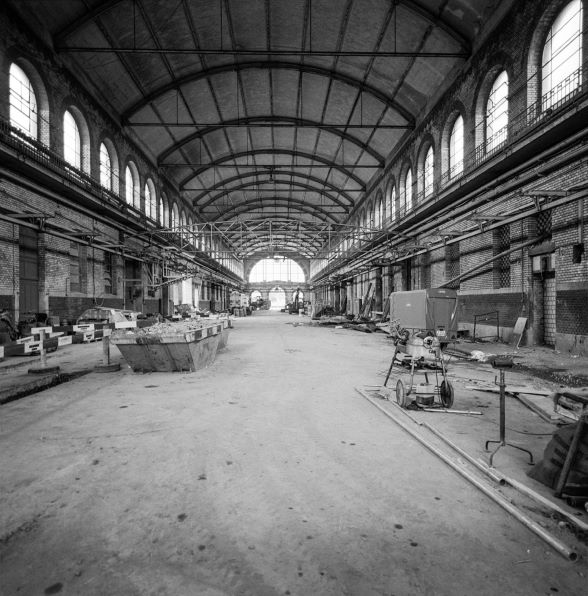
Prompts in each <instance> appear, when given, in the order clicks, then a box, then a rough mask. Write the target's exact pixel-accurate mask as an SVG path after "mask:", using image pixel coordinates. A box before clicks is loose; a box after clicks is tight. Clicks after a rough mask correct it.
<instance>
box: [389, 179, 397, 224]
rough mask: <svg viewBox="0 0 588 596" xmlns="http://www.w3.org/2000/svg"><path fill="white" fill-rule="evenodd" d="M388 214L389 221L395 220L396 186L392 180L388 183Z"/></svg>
mask: <svg viewBox="0 0 588 596" xmlns="http://www.w3.org/2000/svg"><path fill="white" fill-rule="evenodd" d="M388 213H389V216H388V217H389V218H390V221H394V220H395V219H396V184H395V183H394V180H392V182H391V183H390V190H389V192H388Z"/></svg>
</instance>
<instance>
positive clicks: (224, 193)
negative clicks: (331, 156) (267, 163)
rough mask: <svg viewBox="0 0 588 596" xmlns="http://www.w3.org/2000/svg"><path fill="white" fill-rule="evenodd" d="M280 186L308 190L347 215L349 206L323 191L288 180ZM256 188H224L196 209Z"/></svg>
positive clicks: (246, 185) (247, 185)
mask: <svg viewBox="0 0 588 596" xmlns="http://www.w3.org/2000/svg"><path fill="white" fill-rule="evenodd" d="M274 183H276V184H279V183H278V182H277V181H276V180H274ZM282 184H284V185H287V186H288V187H289V188H292V187H299V188H304V189H305V190H308V191H309V192H315V193H317V194H320V195H321V196H323V197H326V198H327V199H329V201H332V202H333V203H335V204H336V205H339V207H341V208H342V209H343V210H344V211H345V213H349V208H350V206H349V205H345V203H343V202H341V201H339V200H338V199H337V198H335V197H333V196H331V195H330V194H329V193H327V192H325V191H324V190H320V189H318V188H314V186H311V185H310V184H304V183H302V182H293V181H289V180H284V181H283V182H282ZM256 186H259V182H256V181H255V182H245V183H243V184H240V185H239V186H234V187H233V188H226V189H224V190H223V191H222V192H220V193H219V194H217V195H215V196H214V197H210V199H209V200H208V201H206V202H205V203H202V204H201V205H198V208H199V209H201V210H202V209H206V208H207V207H210V205H212V204H213V203H216V202H217V201H218V200H220V199H222V198H223V197H225V196H227V195H228V194H230V193H232V192H238V191H240V190H245V189H249V188H253V187H256ZM271 191H272V192H275V193H276V194H277V193H279V192H287V191H288V188H284V189H283V190H280V189H278V188H273V189H271ZM253 192H258V189H255V190H253Z"/></svg>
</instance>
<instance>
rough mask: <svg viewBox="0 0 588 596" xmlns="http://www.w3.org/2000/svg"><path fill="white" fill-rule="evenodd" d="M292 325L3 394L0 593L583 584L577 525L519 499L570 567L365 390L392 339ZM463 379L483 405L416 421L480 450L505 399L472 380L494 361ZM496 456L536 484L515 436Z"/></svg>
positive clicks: (567, 590) (355, 591)
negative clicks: (185, 361) (187, 367)
mask: <svg viewBox="0 0 588 596" xmlns="http://www.w3.org/2000/svg"><path fill="white" fill-rule="evenodd" d="M293 322H297V317H293V316H290V315H285V314H281V313H280V314H276V313H268V312H257V313H255V314H254V316H252V317H247V318H242V319H236V321H235V329H234V331H233V332H232V334H231V336H230V339H229V346H228V348H227V349H226V350H224V351H223V352H221V353H219V354H218V356H217V359H216V361H215V363H214V364H213V365H211V366H210V367H209V368H207V369H205V370H202V371H199V372H195V373H189V374H188V373H153V374H146V375H141V374H135V373H133V372H132V371H131V370H130V369H128V368H123V370H122V371H121V372H118V373H112V374H98V373H92V374H90V375H88V376H85V377H83V378H80V379H76V380H74V381H71V382H69V383H66V384H63V385H60V386H59V387H55V388H52V389H49V390H47V391H44V392H42V393H39V394H37V395H33V396H29V397H26V398H23V399H21V400H19V401H15V402H11V403H9V404H6V405H4V406H2V408H1V411H0V425H1V427H0V459H1V464H2V494H1V498H2V508H1V510H0V561H1V562H0V578H1V581H0V593H1V594H3V595H4V594H6V595H8V594H11V595H12V594H24V595H36V594H74V595H84V596H93V595H109V596H119V595H120V596H123V595H124V596H133V595H141V596H143V595H161V596H164V595H166V596H167V595H170V596H184V595H185V596H225V595H227V596H228V595H243V596H245V595H251V596H274V595H281V594H291V595H293V596H294V595H299V596H314V595H333V596H339V595H352V596H371V595H387V596H390V595H394V596H404V595H418V594H430V595H434V596H441V595H451V596H459V595H464V596H465V595H468V596H469V595H472V594H476V595H504V594H508V595H519V594H520V595H541V594H545V595H547V594H556V593H557V594H559V595H570V596H572V595H578V594H582V593H585V590H586V586H587V584H588V579H587V574H588V564H587V556H586V545H585V543H584V542H583V541H582V540H577V539H576V537H575V536H574V535H573V533H572V532H570V531H569V530H568V529H567V527H563V526H564V524H559V525H558V523H557V520H553V519H551V518H550V517H549V516H548V515H546V514H545V513H544V512H542V511H541V508H538V507H535V506H533V505H530V504H529V503H527V502H526V501H521V502H520V506H521V507H522V508H524V509H525V511H526V513H529V514H531V513H532V514H535V515H536V518H537V519H539V520H540V522H541V524H542V526H545V528H546V529H548V530H549V531H550V532H554V533H555V534H556V536H557V538H558V539H561V540H562V541H564V542H566V543H567V544H570V545H571V547H572V548H574V549H575V551H576V552H577V553H578V554H579V557H580V558H579V560H578V561H576V562H575V563H573V562H570V561H569V560H567V559H566V558H564V557H562V556H561V555H560V554H559V553H557V552H556V551H555V550H554V549H553V548H552V547H550V546H549V545H548V544H546V543H545V542H544V541H542V540H541V539H539V538H538V537H537V536H536V535H535V534H533V533H531V532H530V531H529V529H527V528H526V527H524V526H523V525H522V524H521V523H520V522H518V521H517V520H515V519H514V518H513V517H511V516H510V515H509V514H507V513H506V512H505V511H503V510H502V509H500V508H499V507H498V506H497V505H496V504H495V503H494V502H493V501H492V500H490V499H489V498H488V497H487V496H485V495H484V494H483V493H482V492H480V491H479V490H478V489H477V488H475V487H474V486H472V485H471V484H469V483H468V482H467V481H466V480H464V479H463V478H462V477H461V476H459V475H458V474H457V473H456V472H455V471H454V470H452V469H451V468H449V467H448V466H447V465H446V464H444V463H443V462H441V461H440V460H439V459H438V458H437V457H435V456H434V455H432V454H431V453H429V452H428V451H426V450H425V449H424V448H423V447H422V446H421V445H420V444H419V443H418V442H416V441H415V440H414V439H412V438H411V437H410V436H409V435H407V434H406V433H405V432H404V431H403V430H402V429H401V428H400V427H398V426H397V425H396V424H395V423H394V422H392V421H391V420H390V419H389V418H388V417H387V416H386V415H384V413H383V412H382V411H380V410H379V409H378V408H375V407H374V406H373V405H372V403H370V402H369V401H368V400H366V399H365V398H364V397H362V395H361V394H360V393H358V392H357V391H356V390H355V388H358V387H368V386H373V385H377V384H380V383H381V382H382V379H383V372H384V371H385V370H386V369H387V366H388V364H389V359H390V357H391V353H392V348H391V344H390V342H389V340H387V338H386V336H385V335H383V334H362V333H358V332H355V331H350V330H346V329H334V328H319V327H313V326H308V325H294V324H292V323H293ZM97 349H99V348H97ZM450 374H451V378H452V380H453V382H454V384H455V388H456V401H455V404H454V408H459V409H478V410H479V411H481V412H482V413H483V414H482V416H457V415H450V414H442V413H431V414H427V413H425V412H416V413H414V415H415V416H417V417H421V419H422V420H426V421H427V422H428V423H430V424H432V425H435V427H437V428H438V429H439V430H441V431H442V432H443V433H444V434H446V435H447V436H448V437H450V438H451V439H452V440H453V441H455V442H456V443H459V444H460V445H461V446H462V447H463V448H464V449H466V450H467V451H468V452H470V453H471V454H472V455H473V456H475V457H478V456H480V457H484V453H485V452H484V442H485V440H487V439H492V438H497V436H498V426H497V412H498V411H497V398H496V396H495V395H493V394H484V393H479V392H473V391H469V390H467V389H466V386H467V385H468V383H471V382H472V381H471V379H472V378H487V379H493V376H494V374H495V372H493V371H492V370H491V369H490V368H489V367H487V366H486V367H484V366H482V367H480V368H479V369H475V367H474V365H472V364H471V363H458V362H456V363H455V364H454V365H452V367H451V368H450ZM508 374H509V375H510V374H513V375H515V374H517V373H515V372H513V373H508ZM380 401H381V406H382V407H383V408H384V409H386V410H387V411H390V412H391V413H392V414H394V410H395V406H394V404H391V403H389V402H386V401H384V400H380ZM401 414H402V413H401ZM507 424H508V429H509V430H508V433H509V435H508V438H510V439H513V440H519V439H521V440H523V439H524V440H525V444H526V445H528V446H529V447H530V448H532V450H533V453H534V454H535V457H536V458H538V459H540V458H541V454H542V449H543V448H544V446H545V444H546V442H547V441H548V439H549V435H550V433H551V432H552V431H553V430H554V429H553V426H552V425H550V424H549V423H546V422H545V421H543V420H541V419H540V418H539V417H537V416H536V415H535V414H534V413H533V412H530V411H529V410H528V409H527V408H525V407H524V406H522V405H521V404H520V403H519V402H518V401H516V400H509V402H508V414H507ZM486 457H487V456H486ZM496 466H497V467H498V468H499V469H502V470H504V471H505V472H506V473H508V474H510V475H513V476H514V475H517V476H518V477H519V478H524V477H525V475H524V471H525V467H526V466H527V462H526V461H525V455H524V454H523V453H521V452H518V451H517V450H514V449H511V448H508V447H504V448H502V449H501V450H500V451H499V452H498V453H497V455H496ZM489 486H490V485H489ZM535 488H537V487H535ZM543 492H544V493H545V494H546V495H549V493H550V491H549V489H547V488H545V490H544V491H543ZM505 494H507V493H505ZM507 496H508V497H509V498H512V497H511V496H510V495H508V494H507ZM584 519H585V520H586V519H587V517H586V516H584Z"/></svg>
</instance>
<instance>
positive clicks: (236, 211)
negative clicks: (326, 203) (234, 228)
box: [216, 197, 337, 223]
mask: <svg viewBox="0 0 588 596" xmlns="http://www.w3.org/2000/svg"><path fill="white" fill-rule="evenodd" d="M270 201H271V202H270ZM263 203H266V204H265V205H264V204H263ZM282 203H283V204H284V206H285V207H288V208H290V207H291V208H293V209H294V210H296V211H300V212H302V213H308V214H309V215H312V216H313V217H315V218H316V219H320V220H321V221H324V222H327V221H329V220H330V221H332V222H333V223H337V218H336V217H334V216H333V214H332V213H329V212H328V211H325V210H324V209H322V208H321V207H316V206H313V205H310V204H309V203H306V202H305V201H301V200H299V199H293V198H287V199H281V198H278V197H274V198H271V199H267V198H266V199H264V200H263V201H260V200H259V199H258V198H255V199H249V200H248V201H242V202H241V203H239V204H238V205H235V206H234V207H231V208H230V209H226V210H225V211H220V210H219V215H218V217H217V218H216V219H219V218H220V219H221V220H222V219H224V218H226V216H227V214H229V213H232V214H233V215H242V214H243V213H247V212H248V211H255V210H256V209H273V208H274V207H275V206H276V205H277V204H282ZM317 213H321V214H322V215H324V216H325V217H319V216H318V215H317Z"/></svg>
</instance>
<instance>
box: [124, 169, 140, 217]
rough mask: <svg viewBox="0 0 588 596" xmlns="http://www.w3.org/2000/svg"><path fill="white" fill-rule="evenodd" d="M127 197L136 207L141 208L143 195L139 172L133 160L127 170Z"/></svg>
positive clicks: (128, 201)
mask: <svg viewBox="0 0 588 596" xmlns="http://www.w3.org/2000/svg"><path fill="white" fill-rule="evenodd" d="M125 199H126V201H127V203H128V204H129V205H132V206H133V207H135V209H140V208H141V197H140V193H139V173H138V172H137V168H136V166H135V164H134V163H133V162H129V165H128V166H127V167H126V170H125Z"/></svg>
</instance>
